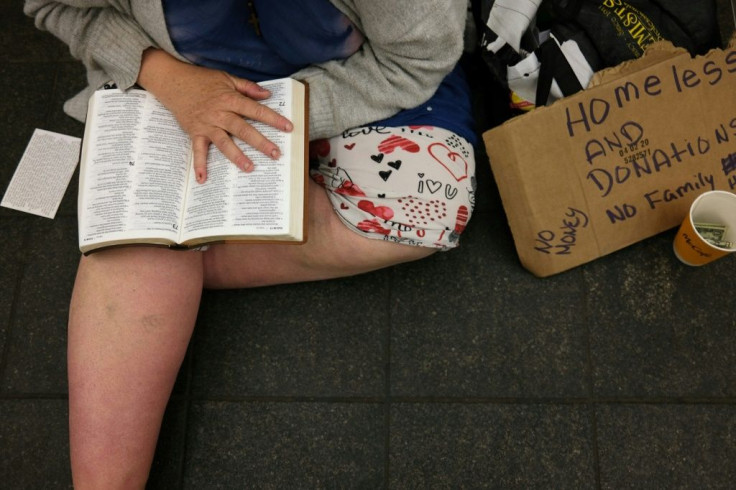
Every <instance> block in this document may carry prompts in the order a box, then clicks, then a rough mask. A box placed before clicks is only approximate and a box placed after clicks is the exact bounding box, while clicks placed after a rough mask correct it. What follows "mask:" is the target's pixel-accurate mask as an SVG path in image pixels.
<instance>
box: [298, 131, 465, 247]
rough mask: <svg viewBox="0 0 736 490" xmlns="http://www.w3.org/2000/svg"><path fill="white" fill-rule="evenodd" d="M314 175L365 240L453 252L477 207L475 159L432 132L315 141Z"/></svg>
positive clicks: (353, 134)
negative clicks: (451, 250)
mask: <svg viewBox="0 0 736 490" xmlns="http://www.w3.org/2000/svg"><path fill="white" fill-rule="evenodd" d="M310 160H311V165H310V167H311V168H310V174H311V176H312V179H313V180H314V181H315V182H317V183H318V184H320V185H322V186H323V187H324V188H325V189H326V190H327V195H328V196H329V199H330V201H331V202H332V206H333V207H334V208H335V212H336V213H337V215H338V216H339V217H340V219H342V221H343V222H344V223H345V224H346V225H347V227H348V228H350V229H351V230H353V231H355V232H356V233H359V234H361V235H363V236H365V237H367V238H373V239H379V240H385V241H391V242H396V243H403V244H407V245H415V246H421V247H432V248H439V249H442V250H449V249H451V248H454V247H456V246H457V245H458V238H459V237H460V234H461V233H462V232H463V230H464V229H465V226H466V224H467V223H468V220H469V219H470V215H471V214H472V211H473V206H474V204H475V188H476V181H475V156H474V153H473V147H472V145H470V144H469V143H468V142H467V141H466V140H465V139H464V138H462V137H460V136H458V135H456V134H455V133H453V132H451V131H447V130H445V129H441V128H436V127H431V126H402V127H395V128H389V127H380V126H366V127H362V128H357V129H354V130H348V131H345V132H344V133H343V134H342V135H340V136H335V137H333V138H330V139H322V140H316V141H313V142H312V143H311V145H310Z"/></svg>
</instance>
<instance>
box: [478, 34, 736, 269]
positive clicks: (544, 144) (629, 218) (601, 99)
mask: <svg viewBox="0 0 736 490" xmlns="http://www.w3.org/2000/svg"><path fill="white" fill-rule="evenodd" d="M483 140H484V142H485V146H486V149H487V153H488V156H489V159H490V163H491V169H492V171H493V175H494V178H495V180H496V183H497V185H498V189H499V192H500V194H501V199H502V201H503V205H504V209H505V211H506V214H507V217H508V221H509V226H510V228H511V232H512V234H513V237H514V242H515V244H516V250H517V252H518V254H519V257H520V259H521V262H522V264H523V266H524V267H525V268H526V269H528V270H529V271H530V272H532V273H533V274H534V275H536V276H539V277H545V276H549V275H552V274H556V273H559V272H562V271H565V270H568V269H570V268H572V267H575V266H578V265H580V264H584V263H586V262H589V261H591V260H594V259H596V258H598V257H601V256H603V255H606V254H609V253H611V252H614V251H616V250H619V249H621V248H623V247H626V246H628V245H631V244H633V243H635V242H637V241H640V240H642V239H645V238H648V237H650V236H653V235H655V234H657V233H660V232H662V231H665V230H667V229H670V228H673V227H675V226H677V225H679V224H680V222H681V221H682V219H683V218H684V217H685V216H686V214H687V212H688V208H689V206H690V203H692V201H693V200H694V199H695V198H696V197H697V196H698V195H699V194H701V193H702V192H705V191H707V190H711V189H721V190H728V191H731V192H733V191H734V190H736V42H734V41H732V42H731V44H730V45H729V47H728V48H727V49H718V50H713V51H711V52H709V53H708V54H707V55H705V56H698V57H695V58H692V57H691V56H690V55H689V53H688V52H687V51H685V50H683V49H677V48H675V47H673V46H672V45H671V44H670V43H667V42H659V43H656V44H653V45H652V46H650V47H649V49H648V50H647V51H646V53H645V54H644V55H643V56H642V57H641V58H639V59H637V60H633V61H630V62H626V63H624V64H622V65H619V66H617V67H615V68H610V69H607V70H604V71H602V72H600V73H598V74H596V76H595V77H594V79H593V81H592V82H591V86H590V87H589V88H588V89H586V90H584V91H582V92H579V93H578V94H575V95H573V96H571V97H567V98H564V99H561V100H558V101H557V102H555V103H554V104H552V105H551V106H549V107H541V108H538V109H535V110H534V111H532V112H530V113H528V114H525V115H522V116H518V117H515V118H513V119H511V120H509V121H507V122H506V123H504V124H503V125H501V126H499V127H497V128H494V129H492V130H489V131H487V132H485V133H484V135H483Z"/></svg>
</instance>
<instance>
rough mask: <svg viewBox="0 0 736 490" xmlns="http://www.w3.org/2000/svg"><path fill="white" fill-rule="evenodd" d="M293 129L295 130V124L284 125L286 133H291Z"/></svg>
mask: <svg viewBox="0 0 736 490" xmlns="http://www.w3.org/2000/svg"><path fill="white" fill-rule="evenodd" d="M292 129H294V125H293V124H291V123H290V122H287V123H286V124H285V125H284V131H291V130H292Z"/></svg>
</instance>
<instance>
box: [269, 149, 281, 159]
mask: <svg viewBox="0 0 736 490" xmlns="http://www.w3.org/2000/svg"><path fill="white" fill-rule="evenodd" d="M280 157H281V152H280V151H279V150H272V151H271V158H273V159H274V160H278V159H279V158H280Z"/></svg>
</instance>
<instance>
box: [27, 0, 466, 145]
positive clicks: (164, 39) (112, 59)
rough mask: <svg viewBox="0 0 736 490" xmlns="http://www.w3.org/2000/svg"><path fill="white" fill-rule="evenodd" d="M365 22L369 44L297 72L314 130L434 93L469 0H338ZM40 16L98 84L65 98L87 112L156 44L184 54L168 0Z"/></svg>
mask: <svg viewBox="0 0 736 490" xmlns="http://www.w3.org/2000/svg"><path fill="white" fill-rule="evenodd" d="M331 2H332V3H333V4H335V6H336V7H337V8H338V9H340V10H341V11H342V12H343V13H345V14H346V15H347V16H348V17H349V18H350V19H351V20H352V21H353V22H354V23H355V25H356V26H357V27H358V29H360V31H361V32H362V33H363V34H364V36H365V38H366V42H365V43H364V44H363V47H362V48H361V49H360V50H359V51H358V52H356V53H355V54H354V55H352V56H350V57H349V58H347V59H345V60H339V61H330V62H327V63H323V64H320V65H315V66H311V67H308V68H306V69H304V70H301V71H299V72H298V73H296V74H294V77H295V78H298V79H302V80H305V81H307V82H308V83H309V88H310V101H309V103H310V133H311V134H310V135H311V137H312V138H322V137H328V136H334V135H337V134H339V133H340V132H342V131H344V130H345V129H348V128H351V127H355V126H359V125H362V124H366V123H369V122H371V121H376V120H380V119H384V118H386V117H389V116H391V115H393V114H395V113H396V112H398V111H399V110H401V109H404V108H410V107H414V106H417V105H419V104H421V103H422V102H424V101H425V100H427V99H429V97H431V96H432V94H433V93H434V91H435V90H436V89H437V87H438V85H439V83H440V82H441V80H442V79H443V78H444V76H445V75H446V74H447V73H448V72H449V71H450V70H451V69H452V67H453V66H454V65H455V63H456V62H457V60H458V59H459V57H460V55H461V53H462V49H463V29H464V27H465V17H466V2H465V1H464V0H401V1H397V0H331ZM25 12H26V14H28V15H30V16H32V17H34V18H35V22H36V26H37V27H38V28H40V29H44V30H48V31H49V32H51V33H52V34H54V35H55V36H57V37H58V38H59V39H61V40H62V41H64V42H65V43H66V44H68V45H69V49H70V51H71V53H72V55H73V56H74V57H75V58H78V59H80V60H81V61H82V62H83V63H84V65H85V66H86V68H87V81H88V83H89V86H88V87H87V88H86V89H85V90H84V91H82V92H81V93H79V94H78V95H76V96H75V97H73V98H72V99H70V100H68V101H67V102H66V104H65V105H64V109H65V111H66V112H67V114H69V115H71V116H72V117H74V118H76V119H78V120H80V121H83V120H84V118H85V115H86V109H87V100H88V99H89V96H90V94H91V92H92V90H94V89H95V88H98V87H100V86H101V85H102V84H103V83H105V82H107V81H109V80H113V81H115V82H116V83H117V84H118V86H119V87H121V88H123V89H127V88H129V87H130V86H132V85H133V84H134V83H135V81H136V79H137V78H138V71H139V69H140V63H141V55H142V53H143V51H144V50H145V49H146V48H148V47H151V46H155V47H158V48H161V49H163V50H165V51H167V52H169V53H171V54H173V55H174V56H176V57H177V58H179V59H182V58H181V56H180V55H179V54H178V53H176V51H175V49H174V46H173V44H172V42H171V39H170V38H169V35H168V32H167V30H166V22H165V19H164V12H163V8H162V5H161V0H57V1H51V0H26V1H25Z"/></svg>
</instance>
